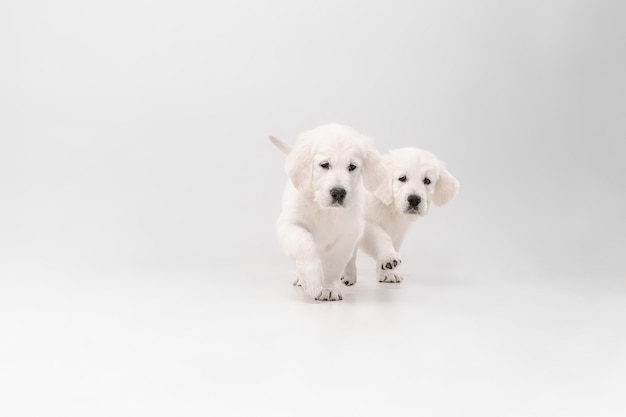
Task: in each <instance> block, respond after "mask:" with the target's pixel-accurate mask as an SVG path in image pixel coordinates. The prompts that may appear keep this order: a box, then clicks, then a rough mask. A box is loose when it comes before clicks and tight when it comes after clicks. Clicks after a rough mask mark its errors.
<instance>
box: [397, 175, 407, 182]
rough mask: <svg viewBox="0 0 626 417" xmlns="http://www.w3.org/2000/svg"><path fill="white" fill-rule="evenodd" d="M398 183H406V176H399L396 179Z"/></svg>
mask: <svg viewBox="0 0 626 417" xmlns="http://www.w3.org/2000/svg"><path fill="white" fill-rule="evenodd" d="M398 181H400V182H406V175H403V176H401V177H400V178H398Z"/></svg>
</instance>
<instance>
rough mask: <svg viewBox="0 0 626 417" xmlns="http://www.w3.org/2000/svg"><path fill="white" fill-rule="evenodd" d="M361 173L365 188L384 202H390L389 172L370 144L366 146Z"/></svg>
mask: <svg viewBox="0 0 626 417" xmlns="http://www.w3.org/2000/svg"><path fill="white" fill-rule="evenodd" d="M362 175H363V185H364V186H365V188H366V189H367V190H368V191H370V192H371V193H372V194H374V195H375V196H376V198H378V199H379V200H380V201H382V202H383V203H384V204H387V205H388V204H391V201H392V197H393V195H392V190H391V174H389V172H388V170H387V168H385V165H384V164H383V161H382V157H381V155H380V154H379V153H378V151H376V149H374V148H372V147H371V146H367V150H366V154H365V160H364V162H363V171H362Z"/></svg>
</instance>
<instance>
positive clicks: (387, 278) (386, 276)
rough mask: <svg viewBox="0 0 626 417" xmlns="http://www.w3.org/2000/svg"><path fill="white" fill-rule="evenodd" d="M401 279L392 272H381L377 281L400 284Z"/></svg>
mask: <svg viewBox="0 0 626 417" xmlns="http://www.w3.org/2000/svg"><path fill="white" fill-rule="evenodd" d="M402 280H403V278H402V277H401V276H400V275H398V274H394V273H393V272H383V273H380V274H378V281H380V282H402Z"/></svg>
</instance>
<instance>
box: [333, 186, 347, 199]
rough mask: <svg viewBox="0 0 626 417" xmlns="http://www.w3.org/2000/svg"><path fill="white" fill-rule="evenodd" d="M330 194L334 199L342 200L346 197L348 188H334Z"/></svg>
mask: <svg viewBox="0 0 626 417" xmlns="http://www.w3.org/2000/svg"><path fill="white" fill-rule="evenodd" d="M330 196H331V197H332V198H333V200H335V201H339V202H341V201H343V199H344V198H346V190H344V189H343V188H333V189H332V190H330Z"/></svg>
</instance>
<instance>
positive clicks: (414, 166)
mask: <svg viewBox="0 0 626 417" xmlns="http://www.w3.org/2000/svg"><path fill="white" fill-rule="evenodd" d="M384 161H385V164H386V165H387V169H388V171H389V173H390V174H391V180H392V181H391V184H392V189H393V204H394V206H395V208H396V209H397V211H398V212H399V213H400V214H405V215H410V216H415V215H418V216H424V215H426V214H427V213H428V208H429V207H430V203H431V202H432V203H434V204H435V205H437V206H442V205H444V204H446V203H448V202H449V201H451V200H452V199H453V198H454V197H455V196H456V195H457V193H458V192H459V182H458V181H457V179H456V178H454V177H453V176H452V174H450V172H448V170H447V169H446V168H445V166H444V164H443V162H442V161H440V160H439V159H437V157H436V156H435V155H434V154H433V153H431V152H428V151H425V150H422V149H417V148H403V149H397V150H394V151H391V152H389V154H387V155H385V156H384Z"/></svg>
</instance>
